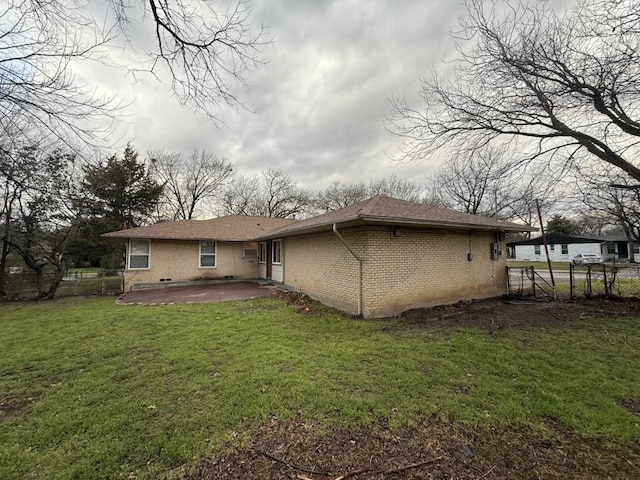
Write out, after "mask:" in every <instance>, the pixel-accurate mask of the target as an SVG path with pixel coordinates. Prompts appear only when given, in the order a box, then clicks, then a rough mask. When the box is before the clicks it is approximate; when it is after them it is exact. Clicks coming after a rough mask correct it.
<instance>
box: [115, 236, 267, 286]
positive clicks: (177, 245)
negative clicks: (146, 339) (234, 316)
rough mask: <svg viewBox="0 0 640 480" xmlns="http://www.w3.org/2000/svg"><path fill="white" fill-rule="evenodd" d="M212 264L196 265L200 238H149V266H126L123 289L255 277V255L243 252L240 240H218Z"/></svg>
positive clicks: (256, 258)
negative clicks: (136, 268)
mask: <svg viewBox="0 0 640 480" xmlns="http://www.w3.org/2000/svg"><path fill="white" fill-rule="evenodd" d="M216 253H217V255H216V267H215V268H199V264H200V242H198V241H176V240H151V247H150V261H149V264H150V268H149V269H148V270H126V271H125V274H124V278H125V291H129V290H130V289H131V288H132V287H133V286H134V285H136V284H143V283H147V284H148V283H160V280H161V279H171V281H172V282H182V281H187V280H202V279H216V278H223V277H225V276H232V277H234V278H257V277H258V257H257V256H255V255H251V256H248V257H245V256H244V243H243V242H218V243H217V252H216Z"/></svg>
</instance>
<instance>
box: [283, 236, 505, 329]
mask: <svg viewBox="0 0 640 480" xmlns="http://www.w3.org/2000/svg"><path fill="white" fill-rule="evenodd" d="M340 232H341V234H342V236H343V237H344V238H345V240H346V241H347V242H348V243H349V245H350V246H351V247H352V248H353V249H354V250H355V251H356V253H358V254H359V255H360V256H361V258H362V259H363V287H362V288H363V298H362V301H363V312H362V313H363V315H364V316H365V317H383V316H389V315H394V314H397V313H400V312H402V311H404V310H407V309H410V308H416V307H421V306H431V305H439V304H447V303H454V302H457V301H460V300H469V299H477V298H486V297H492V296H499V295H502V294H503V293H504V292H505V289H506V276H505V266H506V255H504V253H503V256H502V258H501V259H499V260H491V258H490V246H491V242H492V241H493V238H494V236H493V233H490V232H473V233H471V234H470V233H469V232H449V231H434V230H420V229H409V228H399V229H396V230H395V232H396V233H394V229H393V228H390V227H387V226H380V227H377V226H371V227H360V228H354V229H344V230H342V229H341V230H340ZM501 248H502V249H503V250H504V243H502V244H501ZM285 250H286V262H285V264H284V267H285V273H284V283H285V284H286V285H288V286H290V287H291V288H293V289H295V290H297V291H301V292H304V293H306V294H308V295H309V296H311V297H312V298H315V299H317V300H319V301H321V302H322V303H325V304H327V305H331V306H334V307H336V308H339V309H341V310H344V311H346V312H348V313H352V314H355V313H357V307H358V262H357V261H356V260H355V258H354V257H353V255H352V254H351V253H350V252H349V251H348V250H347V249H346V247H345V246H344V245H343V244H342V242H341V241H340V239H339V238H338V237H337V236H336V235H335V234H334V233H333V232H330V233H322V234H315V235H307V236H302V237H293V238H287V239H286V249H285ZM469 252H471V253H472V255H473V259H472V260H471V261H468V260H467V253H469Z"/></svg>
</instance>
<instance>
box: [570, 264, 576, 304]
mask: <svg viewBox="0 0 640 480" xmlns="http://www.w3.org/2000/svg"><path fill="white" fill-rule="evenodd" d="M569 298H570V299H571V300H574V298H575V297H574V296H573V263H570V264H569Z"/></svg>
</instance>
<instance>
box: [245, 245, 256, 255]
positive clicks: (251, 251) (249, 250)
mask: <svg viewBox="0 0 640 480" xmlns="http://www.w3.org/2000/svg"><path fill="white" fill-rule="evenodd" d="M257 255H258V242H244V256H245V257H256V256H257Z"/></svg>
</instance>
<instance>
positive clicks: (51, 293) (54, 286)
mask: <svg viewBox="0 0 640 480" xmlns="http://www.w3.org/2000/svg"><path fill="white" fill-rule="evenodd" d="M66 272H67V269H66V266H65V265H56V274H55V275H54V277H53V280H51V285H49V289H48V290H47V292H46V293H45V294H44V295H43V297H41V298H46V299H47V300H52V299H53V298H54V297H55V296H56V292H57V291H58V287H59V286H60V282H62V279H63V277H64V276H65V274H66Z"/></svg>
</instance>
